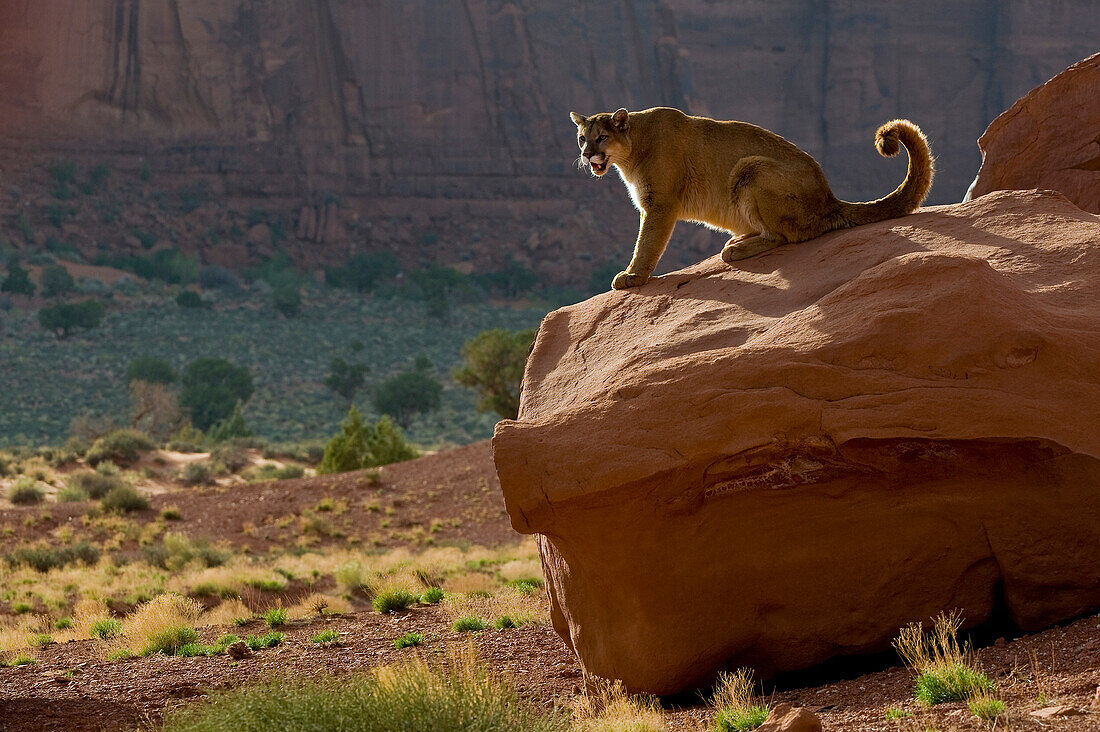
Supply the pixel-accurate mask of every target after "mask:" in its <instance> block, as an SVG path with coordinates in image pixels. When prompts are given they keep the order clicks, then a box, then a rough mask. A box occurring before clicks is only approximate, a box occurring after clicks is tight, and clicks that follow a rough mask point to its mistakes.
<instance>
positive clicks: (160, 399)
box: [129, 379, 183, 440]
mask: <svg viewBox="0 0 1100 732" xmlns="http://www.w3.org/2000/svg"><path fill="white" fill-rule="evenodd" d="M129 384H130V427H132V428H134V429H137V430H141V431H142V432H145V433H146V434H148V435H152V436H153V437H156V438H157V439H159V440H164V439H166V438H167V437H168V436H169V435H171V434H172V433H173V432H175V431H176V430H178V429H179V428H180V426H181V425H182V423H183V416H182V414H181V413H180V407H179V398H178V397H177V396H176V392H175V391H174V390H172V389H171V388H169V387H168V386H167V385H166V384H163V383H153V382H149V381H141V380H140V379H135V380H132V381H130V382H129Z"/></svg>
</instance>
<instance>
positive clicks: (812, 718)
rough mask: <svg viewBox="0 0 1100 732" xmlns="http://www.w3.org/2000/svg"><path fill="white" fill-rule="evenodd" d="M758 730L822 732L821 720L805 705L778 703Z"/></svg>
mask: <svg viewBox="0 0 1100 732" xmlns="http://www.w3.org/2000/svg"><path fill="white" fill-rule="evenodd" d="M756 732H821V720H820V719H818V716H817V715H816V714H814V713H813V712H811V711H810V710H809V709H806V708H805V707H792V706H791V705H790V704H776V705H775V706H774V707H772V711H771V713H770V714H769V715H768V718H767V719H765V720H764V724H762V725H760V726H759V727H757V728H756Z"/></svg>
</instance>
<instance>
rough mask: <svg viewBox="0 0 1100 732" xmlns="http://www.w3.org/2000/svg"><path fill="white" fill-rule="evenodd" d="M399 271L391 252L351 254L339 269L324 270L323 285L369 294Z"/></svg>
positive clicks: (327, 268)
mask: <svg viewBox="0 0 1100 732" xmlns="http://www.w3.org/2000/svg"><path fill="white" fill-rule="evenodd" d="M400 271H401V265H400V264H399V263H398V261H397V257H396V256H395V255H394V254H393V253H392V252H379V253H377V254H367V253H359V254H353V255H352V256H351V257H349V258H348V260H347V261H346V262H344V264H343V265H342V266H340V267H326V268H325V284H327V285H329V286H330V287H342V288H345V289H348V290H356V291H358V292H369V291H370V290H372V289H374V286H375V285H376V284H377V283H378V282H379V281H381V280H391V279H393V278H394V277H396V276H397V273H398V272H400Z"/></svg>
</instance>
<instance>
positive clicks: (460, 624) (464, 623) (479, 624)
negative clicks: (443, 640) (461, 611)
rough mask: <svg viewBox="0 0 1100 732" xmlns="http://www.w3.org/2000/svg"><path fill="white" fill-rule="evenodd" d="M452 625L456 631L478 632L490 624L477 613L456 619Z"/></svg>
mask: <svg viewBox="0 0 1100 732" xmlns="http://www.w3.org/2000/svg"><path fill="white" fill-rule="evenodd" d="M451 627H452V628H453V629H454V631H455V632H456V633H471V632H473V633H476V632H477V631H479V630H485V629H486V628H487V627H489V625H488V623H486V622H485V621H484V620H482V619H481V618H479V617H477V616H476V615H467V616H466V617H463V618H459V619H458V620H456V621H455V622H454V625H452V626H451Z"/></svg>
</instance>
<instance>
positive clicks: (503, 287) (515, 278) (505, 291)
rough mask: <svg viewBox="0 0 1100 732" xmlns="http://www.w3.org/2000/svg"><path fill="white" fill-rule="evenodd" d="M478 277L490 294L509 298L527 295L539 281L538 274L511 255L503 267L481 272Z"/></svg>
mask: <svg viewBox="0 0 1100 732" xmlns="http://www.w3.org/2000/svg"><path fill="white" fill-rule="evenodd" d="M476 279H477V281H478V282H479V283H480V284H481V286H482V287H484V288H485V289H486V290H487V291H488V292H489V293H490V294H492V295H499V296H502V297H507V298H517V297H521V296H523V295H527V294H529V293H530V292H531V291H532V290H533V289H535V286H536V285H538V283H539V278H538V275H536V274H535V273H534V272H532V271H531V270H529V269H527V268H526V267H524V266H523V265H521V264H520V263H519V262H517V261H516V260H514V259H513V258H512V257H511V256H509V257H508V260H507V261H506V262H505V263H504V266H503V267H502V268H501V269H498V270H494V271H492V272H484V273H481V274H479V275H478V276H477V278H476Z"/></svg>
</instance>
